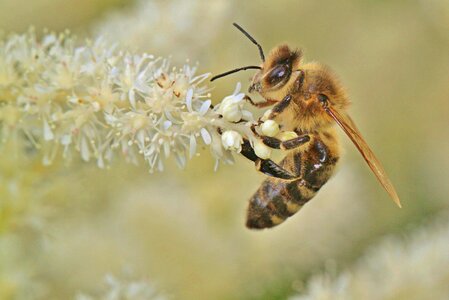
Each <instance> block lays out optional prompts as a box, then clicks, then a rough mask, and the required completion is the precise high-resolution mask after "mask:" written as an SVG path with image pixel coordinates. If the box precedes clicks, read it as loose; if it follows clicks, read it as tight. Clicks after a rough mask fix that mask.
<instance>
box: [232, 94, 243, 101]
mask: <svg viewBox="0 0 449 300" xmlns="http://www.w3.org/2000/svg"><path fill="white" fill-rule="evenodd" d="M243 98H245V94H243V93H240V94H237V95H235V97H234V101H235V102H240V101H242V99H243Z"/></svg>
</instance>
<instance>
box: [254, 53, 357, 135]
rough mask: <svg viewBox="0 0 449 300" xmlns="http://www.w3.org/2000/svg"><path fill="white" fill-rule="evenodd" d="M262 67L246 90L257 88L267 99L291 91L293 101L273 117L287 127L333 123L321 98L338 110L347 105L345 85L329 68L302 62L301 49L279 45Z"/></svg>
mask: <svg viewBox="0 0 449 300" xmlns="http://www.w3.org/2000/svg"><path fill="white" fill-rule="evenodd" d="M261 68H262V69H261V70H260V71H259V72H257V73H256V74H255V76H254V77H253V80H252V83H251V85H250V88H249V92H253V91H256V92H258V93H259V94H260V95H261V96H262V97H263V98H265V99H266V100H267V101H276V102H278V101H282V99H284V97H285V96H287V95H291V97H292V103H291V104H290V105H289V107H288V108H287V109H286V110H285V111H284V112H283V113H282V114H280V115H279V116H278V117H277V118H276V120H277V121H278V122H280V123H281V124H283V125H284V128H286V129H287V128H288V129H293V130H294V129H300V130H302V131H307V132H310V131H315V130H319V129H320V128H325V127H329V126H330V125H331V124H334V121H333V119H332V118H331V117H330V116H329V115H328V114H327V113H326V112H325V110H324V109H323V99H326V101H328V104H329V105H332V106H333V107H334V108H335V109H338V110H340V111H344V110H345V109H346V108H347V106H348V105H349V101H348V98H347V96H346V93H345V91H344V89H343V88H342V86H341V84H340V83H339V81H338V80H337V78H336V76H335V75H334V74H333V73H332V72H331V71H330V70H329V68H327V67H326V66H324V65H321V64H318V63H306V64H302V52H301V51H300V50H291V49H290V48H289V47H288V46H286V45H281V46H278V47H276V48H275V49H273V50H272V51H271V52H270V54H269V55H268V57H267V59H266V61H265V62H264V63H263V64H262V66H261Z"/></svg>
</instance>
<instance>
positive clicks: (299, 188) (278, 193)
mask: <svg viewBox="0 0 449 300" xmlns="http://www.w3.org/2000/svg"><path fill="white" fill-rule="evenodd" d="M337 160H338V157H337V156H336V155H335V154H333V153H331V152H330V151H329V148H328V147H326V145H325V144H324V143H323V142H322V140H320V139H318V138H315V139H314V140H313V143H311V145H310V147H308V149H307V150H305V151H303V152H299V151H297V152H291V153H289V154H287V156H286V157H285V158H284V160H283V161H282V162H281V163H280V165H281V166H282V167H283V168H285V169H286V170H288V171H289V172H291V173H293V174H300V175H301V176H300V177H301V179H298V180H293V181H288V180H283V179H278V178H272V177H269V178H267V179H265V181H264V182H263V183H262V185H261V187H260V188H259V189H258V190H257V191H256V193H255V194H254V195H253V196H252V198H251V199H250V202H249V207H248V214H247V222H246V226H247V227H248V228H252V229H263V228H270V227H273V226H276V225H278V224H280V223H282V222H284V221H285V220H286V219H287V218H288V217H290V216H292V215H294V214H295V213H296V212H297V211H298V210H299V209H300V208H301V207H302V206H303V205H304V204H306V203H307V202H308V201H309V200H310V199H312V198H313V197H314V196H315V194H316V193H317V192H318V190H319V189H320V188H321V186H323V185H324V184H325V183H326V182H327V181H328V179H329V178H330V176H331V175H332V173H333V170H334V168H335V164H336V162H337Z"/></svg>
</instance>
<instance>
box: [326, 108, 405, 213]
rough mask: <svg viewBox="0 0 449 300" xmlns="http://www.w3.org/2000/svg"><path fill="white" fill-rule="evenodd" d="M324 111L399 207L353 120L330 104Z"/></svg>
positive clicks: (386, 177) (398, 202) (394, 191)
mask: <svg viewBox="0 0 449 300" xmlns="http://www.w3.org/2000/svg"><path fill="white" fill-rule="evenodd" d="M325 110H326V112H327V113H328V114H329V115H330V116H331V117H332V118H333V119H334V120H335V122H337V124H338V125H340V127H341V128H342V129H343V131H344V132H345V133H346V134H347V135H348V136H349V138H350V139H351V140H352V142H353V143H354V145H355V146H356V147H357V149H358V150H359V151H360V153H361V154H362V156H363V158H364V159H365V161H366V162H367V164H368V166H369V167H370V168H371V170H372V171H373V173H374V175H376V177H377V179H378V180H379V182H380V184H382V186H383V187H384V189H385V190H386V191H387V193H388V194H389V195H390V197H391V198H392V199H393V201H394V202H395V203H396V204H397V205H398V206H399V207H401V202H400V200H399V196H398V194H397V193H396V190H395V189H394V186H393V184H392V183H391V181H390V179H389V178H388V176H387V173H386V172H385V170H384V168H383V167H382V165H381V163H380V161H379V160H378V159H377V157H376V156H375V155H374V153H373V151H371V149H370V147H369V146H368V144H367V143H366V142H365V140H364V139H363V137H362V135H361V134H360V131H359V130H358V129H357V127H356V126H355V124H354V122H353V121H352V120H351V118H350V117H349V116H347V115H342V114H340V113H339V112H338V111H337V110H336V109H334V108H333V107H331V106H328V107H325Z"/></svg>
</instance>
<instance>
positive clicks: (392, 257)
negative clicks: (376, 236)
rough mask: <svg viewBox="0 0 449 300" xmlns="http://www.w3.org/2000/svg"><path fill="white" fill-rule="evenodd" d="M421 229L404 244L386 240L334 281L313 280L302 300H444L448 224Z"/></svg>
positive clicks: (321, 277)
mask: <svg viewBox="0 0 449 300" xmlns="http://www.w3.org/2000/svg"><path fill="white" fill-rule="evenodd" d="M446 219H447V216H446V218H444V217H443V218H442V219H441V220H440V222H437V223H436V224H434V225H432V226H428V227H427V228H425V229H421V230H419V231H418V232H416V233H414V235H413V236H412V237H411V238H410V239H409V240H408V241H406V242H404V241H402V240H400V239H398V238H390V239H387V240H386V241H385V242H383V243H382V244H381V245H380V246H379V247H377V248H376V249H374V250H373V251H371V252H370V253H368V254H367V255H366V256H365V257H364V258H363V259H362V260H361V261H360V262H359V263H357V264H356V265H355V266H353V267H352V268H350V269H348V270H346V271H344V272H342V273H341V274H340V275H338V276H337V277H336V278H333V276H331V275H329V274H323V275H319V276H316V277H315V278H313V279H312V280H311V281H310V282H309V284H308V287H307V292H306V293H305V294H304V295H302V296H297V297H293V298H291V299H292V300H293V299H295V300H306V299H323V300H325V299H345V300H346V299H367V300H369V299H447V297H448V295H449V285H448V284H447V279H448V278H449V268H448V266H449V255H448V253H449V222H448V221H447V220H446Z"/></svg>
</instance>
